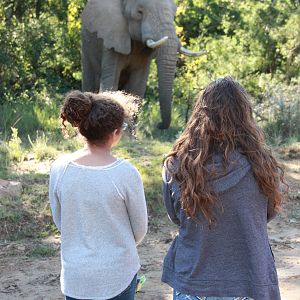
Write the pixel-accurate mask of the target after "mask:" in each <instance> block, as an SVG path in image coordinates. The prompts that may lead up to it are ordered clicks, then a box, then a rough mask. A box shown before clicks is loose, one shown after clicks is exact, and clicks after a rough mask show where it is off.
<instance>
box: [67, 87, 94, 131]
mask: <svg viewBox="0 0 300 300" xmlns="http://www.w3.org/2000/svg"><path fill="white" fill-rule="evenodd" d="M92 103H93V100H92V97H91V96H90V94H89V93H82V92H80V91H72V92H70V93H68V94H67V95H66V97H65V101H64V105H63V107H62V110H61V118H62V119H63V122H64V121H68V122H69V123H70V124H71V125H72V126H74V127H78V126H79V125H80V123H81V122H82V121H84V120H85V119H86V118H87V117H88V115H89V114H90V112H91V109H92Z"/></svg>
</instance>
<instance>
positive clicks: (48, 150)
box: [28, 132, 57, 161]
mask: <svg viewBox="0 0 300 300" xmlns="http://www.w3.org/2000/svg"><path fill="white" fill-rule="evenodd" d="M28 140H29V143H30V145H31V149H30V150H31V152H32V153H33V154H34V156H35V158H36V159H37V160H39V161H41V160H43V159H54V158H55V157H56V155H57V150H56V149H55V148H54V147H53V146H49V145H48V138H47V137H46V135H45V133H44V132H43V133H41V134H39V132H37V133H36V139H35V141H34V142H33V141H32V140H31V138H30V136H29V135H28Z"/></svg>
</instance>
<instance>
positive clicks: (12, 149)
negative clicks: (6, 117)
mask: <svg viewBox="0 0 300 300" xmlns="http://www.w3.org/2000/svg"><path fill="white" fill-rule="evenodd" d="M11 130H12V135H11V138H10V140H9V141H8V142H7V148H8V153H9V157H10V159H11V160H13V161H17V162H21V161H23V159H24V150H23V148H22V140H21V139H20V137H19V136H18V129H17V128H13V127H12V128H11Z"/></svg>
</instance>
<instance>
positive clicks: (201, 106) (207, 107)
mask: <svg viewBox="0 0 300 300" xmlns="http://www.w3.org/2000/svg"><path fill="white" fill-rule="evenodd" d="M283 175H284V174H283V169H282V168H281V167H280V165H279V163H278V162H277V160H276V159H275V157H274V156H273V154H272V152H271V150H270V148H269V147H268V146H267V145H266V142H265V139H264V135H263V132H262V130H261V129H259V127H258V126H257V124H256V123H255V120H254V118H253V114H252V108H251V104H250V100H249V96H248V95H247V93H246V91H245V90H244V88H243V87H242V86H241V85H240V84H239V83H238V82H236V81H234V80H233V79H232V78H231V77H225V78H221V79H218V80H216V81H213V82H212V83H210V84H209V85H208V86H207V87H206V88H205V89H204V90H203V92H202V94H201V96H200V97H199V99H198V100H197V101H196V104H195V107H194V110H193V112H192V115H191V117H190V119H189V121H188V123H187V125H186V128H185V129H184V131H183V133H182V134H181V136H180V137H179V138H178V140H177V141H176V142H175V144H174V146H173V148H172V151H171V152H170V153H169V154H168V155H167V156H166V157H165V160H164V168H163V198H164V201H165V204H166V208H167V211H168V215H169V217H170V219H171V220H172V221H173V222H174V223H175V224H177V225H178V226H179V233H178V235H177V236H176V238H175V240H174V241H173V243H172V245H171V247H170V249H169V251H168V253H167V255H166V257H165V259H164V267H163V275H162V281H163V282H165V283H167V284H169V285H170V286H171V287H173V289H174V300H175V299H178V300H181V299H207V300H212V299H224V300H225V299H228V300H230V299H255V300H279V299H280V292H279V288H278V279H277V273H276V269H275V263H274V257H273V254H272V250H271V247H270V244H269V239H268V234H267V222H268V221H270V220H271V219H272V218H274V217H275V215H276V213H277V212H278V210H279V208H280V206H281V204H282V201H283V198H284V197H285V195H286V193H287V191H286V189H285V187H286V184H285V181H284V178H283Z"/></svg>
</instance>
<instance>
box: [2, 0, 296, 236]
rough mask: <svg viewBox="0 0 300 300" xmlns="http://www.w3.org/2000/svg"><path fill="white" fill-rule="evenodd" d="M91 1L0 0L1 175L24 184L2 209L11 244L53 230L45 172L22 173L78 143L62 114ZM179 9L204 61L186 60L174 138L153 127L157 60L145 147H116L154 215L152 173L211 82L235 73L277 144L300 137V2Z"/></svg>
mask: <svg viewBox="0 0 300 300" xmlns="http://www.w3.org/2000/svg"><path fill="white" fill-rule="evenodd" d="M85 2H86V0H72V1H71V0H28V1H23V0H0V42H1V48H0V178H7V179H18V180H21V181H22V183H23V186H24V189H23V194H22V197H21V199H15V200H14V201H11V200H5V201H4V200H1V201H2V202H1V203H0V221H1V223H2V222H4V224H6V225H5V226H1V227H2V229H3V230H4V231H3V232H2V231H1V232H0V233H1V235H2V234H4V235H5V236H6V237H7V238H16V237H17V236H18V235H20V234H21V236H32V235H33V236H34V235H36V234H46V233H47V232H51V231H53V230H54V227H53V225H52V223H51V217H50V213H49V207H48V206H47V203H48V202H47V175H46V174H42V173H41V174H40V173H37V172H36V171H35V172H33V171H32V172H31V173H30V172H29V173H28V172H27V173H28V174H26V175H20V173H18V172H16V170H17V169H18V168H20V164H22V163H23V162H26V161H27V162H29V163H30V162H32V161H42V162H43V161H45V160H52V159H54V158H55V157H56V156H57V155H58V153H59V152H61V151H71V150H74V149H76V148H78V146H79V144H80V143H79V142H78V141H76V140H69V141H65V140H63V138H62V136H61V132H60V128H59V122H58V114H59V107H60V104H61V101H62V99H63V94H64V93H65V92H66V91H68V90H70V89H80V86H81V83H80V80H81V66H80V13H81V11H82V9H83V7H84V5H85ZM176 2H177V5H178V11H177V17H176V27H177V33H178V36H179V37H180V39H181V41H182V43H183V44H184V45H185V46H186V47H188V48H190V49H193V50H199V49H206V51H207V54H206V55H204V56H201V57H199V58H188V57H185V56H181V55H179V59H178V68H177V74H176V80H175V86H174V99H173V100H174V106H173V119H172V127H171V129H169V130H168V131H158V130H156V129H155V128H156V124H157V123H158V121H159V118H160V117H159V107H158V101H157V93H158V92H157V74H156V67H155V64H154V63H153V65H152V66H151V73H150V78H149V81H148V88H147V92H146V97H145V100H144V103H143V107H142V112H141V115H140V118H139V124H138V131H137V136H138V142H134V143H133V142H131V141H124V142H123V144H122V145H121V146H120V147H119V148H118V149H117V151H118V153H119V154H121V155H123V156H125V157H127V158H129V159H131V160H132V161H134V162H135V163H136V164H137V165H138V166H139V169H140V170H141V173H142V174H143V179H144V181H145V188H146V193H147V196H148V200H149V202H148V203H149V205H150V209H151V211H155V209H156V210H157V207H158V206H157V203H158V201H157V200H158V199H159V197H160V179H159V176H153V174H155V175H156V174H159V172H160V164H161V159H162V156H163V154H164V153H166V152H167V151H168V149H169V148H170V146H171V143H170V142H171V141H172V140H174V138H176V136H178V134H180V131H181V130H182V128H183V126H184V125H185V122H186V121H187V119H188V117H189V114H190V112H191V110H192V107H193V103H194V100H195V97H196V95H197V94H198V93H199V91H200V90H201V89H202V88H203V87H204V86H205V85H206V84H207V83H208V82H210V81H211V80H213V79H216V78H218V77H220V76H225V75H231V76H233V77H235V78H236V79H237V80H239V81H240V82H241V83H242V84H243V85H244V86H245V87H246V88H247V90H248V92H249V93H250V94H251V96H252V101H253V104H254V108H255V116H256V118H257V120H258V121H259V122H260V125H261V126H262V127H264V129H265V132H266V134H267V137H268V139H269V141H270V142H271V143H273V144H276V145H280V144H284V143H289V142H291V141H299V140H300V122H299V120H300V96H299V95H300V93H299V92H300V1H299V0H280V1H279V0H262V1H256V0H247V1H246V0H241V1H237V0H177V1H176ZM145 137H146V138H147V139H144V140H143V138H145ZM16 166H17V167H16ZM34 173H35V174H34ZM154 207H156V208H154ZM29 220H31V221H30V222H29ZM32 220H34V222H33V221H32ZM41 222H42V224H44V226H40V225H41ZM20 224H23V225H24V226H21V225H20ZM26 224H27V225H26ZM29 225H30V226H29ZM9 226H11V227H9ZM9 232H10V233H12V235H10V234H9Z"/></svg>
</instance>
